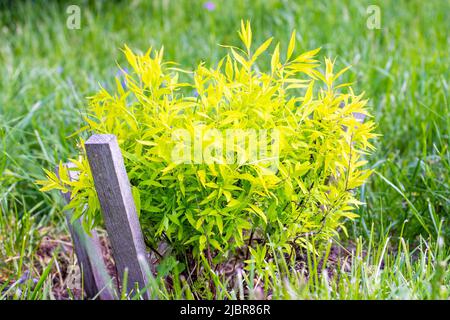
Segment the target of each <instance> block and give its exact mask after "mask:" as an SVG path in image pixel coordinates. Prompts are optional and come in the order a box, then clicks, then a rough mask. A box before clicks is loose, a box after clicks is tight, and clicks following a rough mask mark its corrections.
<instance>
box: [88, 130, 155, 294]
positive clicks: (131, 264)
mask: <svg viewBox="0 0 450 320" xmlns="http://www.w3.org/2000/svg"><path fill="white" fill-rule="evenodd" d="M85 148H86V154H87V157H88V161H89V165H90V167H91V171H92V175H93V178H94V184H95V189H96V191H97V195H98V198H99V201H100V206H101V209H102V213H103V218H104V222H105V227H106V231H107V232H108V236H109V239H110V241H111V246H112V249H113V257H114V260H115V262H116V266H117V271H118V273H119V276H120V278H121V280H122V279H123V276H124V274H125V270H126V269H127V270H128V277H127V289H128V292H132V291H133V290H134V288H135V286H136V285H137V286H138V288H139V289H143V288H145V285H146V284H147V282H148V281H147V273H146V272H145V268H144V266H142V261H148V254H147V252H146V247H145V244H144V239H143V236H142V231H141V227H140V224H139V220H138V217H137V213H136V206H135V203H134V200H133V196H132V192H131V186H130V182H129V180H128V176H127V172H126V169H125V165H124V162H123V157H122V153H121V151H120V148H119V145H118V143H117V139H116V137H115V136H114V135H108V134H100V135H93V136H91V137H90V138H89V139H88V140H87V141H86V143H85ZM134 292H135V293H136V291H134ZM147 297H148V296H147Z"/></svg>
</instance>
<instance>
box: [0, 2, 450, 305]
mask: <svg viewBox="0 0 450 320" xmlns="http://www.w3.org/2000/svg"><path fill="white" fill-rule="evenodd" d="M70 4H71V3H70ZM78 4H79V5H80V8H81V14H82V16H81V19H82V20H81V29H80V30H69V29H68V28H66V24H65V22H66V21H65V20H66V18H67V14H66V12H65V10H66V7H67V6H66V5H65V4H58V3H57V2H56V1H55V2H49V3H46V2H45V3H44V1H42V3H41V2H39V1H24V2H21V3H18V4H15V5H12V8H9V10H7V8H6V7H3V8H2V10H1V12H0V22H1V26H0V27H1V29H0V43H1V45H0V62H1V64H0V243H1V246H0V288H1V287H2V285H1V280H2V279H3V278H10V280H11V281H13V282H15V281H18V279H19V278H20V277H21V276H22V274H23V273H24V272H25V271H27V270H29V271H32V273H34V277H36V278H39V277H40V276H41V273H42V272H44V271H43V270H45V269H40V270H36V268H34V267H33V265H34V263H33V261H34V258H33V257H34V255H35V252H36V250H37V248H38V246H39V243H40V241H41V239H42V237H43V236H45V235H47V234H48V233H51V234H55V235H56V234H66V233H67V229H66V227H65V224H64V220H63V219H62V215H61V208H62V206H61V201H60V199H59V198H60V197H59V195H58V194H57V193H55V194H52V195H46V194H43V193H41V192H39V191H38V186H36V185H35V184H34V181H35V180H36V179H41V178H42V177H43V172H42V168H43V167H45V168H51V167H52V166H54V165H55V163H56V162H58V161H59V160H60V159H62V160H64V159H67V157H68V156H69V155H73V154H74V152H73V151H74V147H75V141H74V140H73V139H67V138H66V137H67V136H68V135H70V134H71V133H73V132H74V131H75V130H76V129H78V128H79V126H80V123H81V117H80V110H82V109H83V106H84V104H85V97H86V96H89V95H91V94H92V93H94V92H95V91H96V90H97V89H98V85H99V83H100V84H102V85H104V86H106V87H108V86H111V85H113V83H112V82H111V80H110V79H112V76H114V75H115V74H116V72H117V66H116V62H119V63H124V59H123V57H122V54H121V52H120V50H119V49H120V48H121V47H122V46H123V44H124V43H127V44H128V45H129V46H130V47H131V48H134V49H139V50H142V51H145V50H146V49H147V48H148V47H149V46H154V47H158V48H159V47H161V46H164V48H165V55H166V58H167V59H168V60H173V61H177V62H179V63H180V64H181V65H182V67H184V68H190V67H193V66H195V65H196V64H197V63H199V62H200V61H206V62H207V63H211V64H214V63H216V62H217V61H218V59H219V58H220V57H221V56H222V55H224V54H225V52H226V51H225V49H224V48H221V47H219V46H218V45H217V44H224V43H227V44H237V41H238V40H237V37H236V31H237V29H238V26H239V22H240V20H241V19H247V18H248V19H251V21H252V28H253V31H254V38H255V41H256V43H258V42H261V41H262V40H263V39H265V38H267V37H269V36H274V37H275V38H278V39H284V40H285V41H284V42H287V41H288V39H289V36H290V32H291V30H292V29H294V28H295V29H296V30H297V37H298V38H297V42H298V44H299V45H300V48H301V50H309V49H313V48H316V47H322V52H321V57H323V56H331V57H336V58H337V64H338V66H340V67H343V66H345V65H348V64H351V65H353V68H352V69H351V71H350V72H349V74H348V75H347V76H346V77H347V78H346V79H345V80H350V81H356V83H355V85H354V87H355V88H356V89H357V90H358V91H365V92H366V95H367V96H368V97H370V98H371V100H370V109H371V111H372V113H373V114H374V116H375V118H376V121H377V123H378V129H377V131H378V132H379V133H380V134H382V137H380V138H379V139H378V141H377V151H376V153H375V154H374V155H372V156H371V157H370V165H371V166H372V167H373V168H375V169H376V174H374V175H373V176H372V178H371V179H370V181H369V182H368V183H367V184H366V185H365V186H364V187H363V188H362V189H361V190H360V196H361V200H362V201H364V202H365V203H366V205H364V206H361V208H360V209H359V212H358V213H359V214H360V216H361V217H360V218H359V219H358V220H356V221H355V222H349V223H348V227H349V231H350V232H349V236H348V237H346V236H344V235H342V239H341V241H342V242H344V243H346V242H348V241H350V240H353V241H356V239H361V242H360V241H359V240H358V241H356V242H357V243H358V245H357V246H359V247H360V249H359V250H360V251H362V250H365V251H366V252H367V255H366V257H365V258H364V259H357V258H355V259H356V263H355V264H353V266H352V269H351V271H350V272H342V277H341V278H340V280H339V282H338V284H336V285H331V284H327V283H326V282H323V280H320V279H322V277H317V278H318V279H319V280H317V281H319V282H317V281H316V280H313V277H309V278H308V279H307V280H306V284H305V283H304V280H297V279H290V281H289V282H288V283H289V285H286V283H287V282H286V281H283V280H280V283H279V284H278V285H277V286H275V287H276V288H278V289H277V290H278V291H277V293H276V294H274V296H275V297H278V298H417V299H422V298H446V297H448V287H449V281H450V280H449V277H450V276H449V269H448V256H449V251H448V246H449V244H450V224H449V218H450V187H449V184H450V151H449V149H448V148H449V137H450V132H449V130H450V129H449V128H450V116H449V114H450V104H449V98H450V97H449V96H448V95H449V92H450V91H449V85H450V69H449V65H450V57H449V54H448V50H449V47H450V34H449V31H448V30H449V21H450V3H449V2H447V1H439V0H436V1H406V0H403V1H393V0H392V1H305V2H303V1H302V2H299V3H296V2H293V1H292V2H288V1H237V0H236V1H226V2H224V3H219V2H218V1H217V6H216V9H215V10H214V11H208V10H206V9H204V8H203V2H202V1H198V2H192V1H154V2H153V4H149V3H147V2H144V1H133V2H131V4H129V3H128V2H127V1H117V2H107V1H100V2H95V4H94V2H93V1H78ZM371 4H377V5H379V6H380V9H381V19H382V20H381V30H369V29H368V28H367V27H366V19H367V14H366V8H367V7H368V6H369V5H371ZM3 6H6V5H3ZM285 49H286V48H284V50H285ZM372 226H373V227H372ZM400 236H401V237H400ZM387 237H389V239H390V240H389V243H390V244H391V246H389V247H390V248H391V249H392V248H398V250H393V251H390V252H388V251H386V252H384V256H385V260H386V259H387V261H388V262H387V263H390V264H389V265H388V266H390V267H389V268H385V269H384V270H379V269H378V267H377V266H378V265H379V259H380V255H381V252H380V251H382V250H383V248H384V247H385V241H387V240H386V239H387ZM423 238H425V239H428V240H427V241H424V240H423ZM401 239H404V241H405V246H404V245H403V241H401ZM438 243H440V245H438ZM406 244H407V245H406ZM387 257H389V258H387ZM445 263H447V266H445ZM373 268H375V269H374V270H375V271H374V272H373ZM292 277H294V276H292ZM280 279H281V278H280ZM43 281H44V286H43V287H44V289H42V290H41V293H39V295H38V296H34V295H33V294H32V293H30V294H29V295H28V294H27V295H25V296H17V298H20V297H22V298H24V297H28V298H31V297H33V298H39V297H40V298H51V294H50V293H49V291H50V286H51V283H52V282H51V281H49V280H48V279H44V280H43ZM30 290H31V289H30ZM1 291H3V290H1ZM22 291H24V290H22ZM442 292H444V294H445V292H446V293H447V296H445V295H444V296H443V295H442ZM235 295H236V297H238V296H239V290H237V291H236V293H235ZM162 296H164V295H163V294H162ZM5 297H6V296H3V295H2V294H1V293H0V298H5ZM233 297H234V296H233Z"/></svg>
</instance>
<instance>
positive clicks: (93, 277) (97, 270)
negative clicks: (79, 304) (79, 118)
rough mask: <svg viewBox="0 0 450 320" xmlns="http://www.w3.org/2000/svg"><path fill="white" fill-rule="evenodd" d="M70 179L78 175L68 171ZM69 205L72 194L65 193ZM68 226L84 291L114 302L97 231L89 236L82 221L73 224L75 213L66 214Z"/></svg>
mask: <svg viewBox="0 0 450 320" xmlns="http://www.w3.org/2000/svg"><path fill="white" fill-rule="evenodd" d="M65 166H66V167H68V168H70V167H73V164H72V163H67V164H65ZM55 171H56V175H59V168H58V167H56V170H55ZM68 173H69V179H70V180H76V179H77V178H78V173H77V172H75V171H70V170H69V171H68ZM63 196H64V199H65V200H66V202H67V203H69V202H70V196H71V194H70V192H67V193H63ZM65 216H66V221H67V225H68V226H69V232H70V235H71V237H72V241H73V246H74V250H75V253H76V255H77V261H78V266H79V267H80V272H81V275H82V284H83V289H84V291H85V292H86V296H87V297H88V298H91V299H92V298H95V297H98V298H99V299H101V300H113V299H114V295H113V290H112V289H111V286H112V285H113V284H112V279H111V278H110V277H109V275H108V272H107V270H106V266H105V263H104V261H103V255H102V251H101V245H100V241H99V238H98V235H97V232H96V231H95V230H92V231H91V235H88V234H87V233H86V232H85V231H84V229H83V227H82V225H81V220H80V219H77V220H75V221H73V222H72V217H73V212H72V210H70V211H69V210H68V211H66V212H65Z"/></svg>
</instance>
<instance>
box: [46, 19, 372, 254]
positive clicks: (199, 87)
mask: <svg viewBox="0 0 450 320" xmlns="http://www.w3.org/2000/svg"><path fill="white" fill-rule="evenodd" d="M239 36H240V38H241V39H242V41H243V44H244V48H243V49H238V48H233V47H229V48H228V50H229V54H228V55H227V56H226V57H225V58H224V59H222V60H221V61H220V62H219V63H218V65H217V67H213V68H207V67H206V66H205V65H203V64H200V65H199V66H198V67H197V68H196V69H195V71H194V72H192V74H188V76H187V77H186V76H185V75H184V72H182V71H181V70H179V69H176V68H173V67H171V66H172V64H171V63H166V62H164V61H163V51H162V50H160V51H151V50H149V51H148V52H147V53H146V54H143V55H141V54H135V53H133V52H132V50H130V49H129V48H128V47H125V49H124V53H125V56H126V58H127V60H128V63H129V64H130V66H131V70H130V72H127V73H125V78H126V79H125V85H123V84H122V83H121V82H120V81H119V80H118V79H116V80H117V89H116V91H115V92H113V93H110V92H108V91H107V90H105V89H103V88H102V89H101V90H100V91H99V92H98V93H97V94H96V95H95V96H93V97H91V98H90V99H89V106H88V112H87V114H86V117H85V120H86V124H87V125H86V126H85V127H84V128H82V130H81V131H84V130H87V131H88V132H89V134H94V133H110V134H115V135H116V136H117V138H118V141H119V144H120V147H121V150H122V152H123V156H124V159H125V165H126V169H127V172H128V176H129V179H130V182H131V185H132V187H133V194H134V197H135V201H136V204H137V207H138V211H139V215H140V222H141V225H142V228H143V232H144V234H145V235H146V238H147V239H148V240H150V241H151V242H153V243H156V242H157V241H158V240H159V239H161V238H165V239H166V240H167V241H169V242H170V243H171V245H172V246H173V248H174V249H175V250H176V252H178V253H183V252H186V251H190V252H192V253H193V254H194V256H196V257H200V256H202V255H204V254H205V253H206V252H210V253H211V252H213V253H212V254H211V255H212V256H215V255H216V253H219V254H217V255H216V256H217V258H216V259H218V260H220V259H221V257H224V256H225V255H226V253H230V252H231V253H233V252H235V250H236V249H237V248H238V247H241V246H243V245H244V244H247V243H250V242H251V243H259V244H262V245H264V243H267V241H268V239H269V238H270V241H272V242H273V243H275V244H276V245H278V246H280V247H285V248H286V249H287V250H288V249H289V248H290V247H291V246H292V245H300V246H307V245H308V240H307V239H310V238H311V237H316V238H319V239H326V238H328V237H330V236H331V235H333V234H334V233H336V230H337V229H338V227H342V228H344V226H343V225H342V223H343V221H344V220H345V219H344V218H354V217H356V215H355V214H354V213H353V212H352V211H353V209H354V208H355V206H356V205H358V201H357V200H356V199H355V198H354V195H353V193H352V189H354V188H356V187H358V186H360V185H361V184H362V183H364V181H365V180H366V179H367V177H368V176H369V174H370V171H369V170H364V169H362V167H363V166H364V164H365V161H363V160H361V155H362V154H364V153H365V152H367V151H369V150H370V149H372V145H371V144H370V142H369V140H370V139H371V138H373V137H374V134H373V133H372V130H373V127H374V124H373V122H372V121H365V122H364V123H362V124H361V123H360V122H358V119H357V118H356V116H355V114H357V113H359V114H364V115H367V111H366V110H365V108H364V107H365V104H366V100H363V98H362V95H356V94H354V93H353V91H352V90H351V88H350V87H349V85H348V84H342V85H335V81H336V79H337V78H338V77H339V76H340V75H341V74H342V73H343V72H344V71H345V70H346V69H344V70H341V71H339V72H335V71H334V62H332V61H331V60H329V59H325V70H324V71H323V72H319V71H318V69H319V68H318V67H320V63H319V62H318V61H317V60H315V55H316V54H317V52H318V51H319V50H313V51H310V52H305V53H303V54H300V55H298V56H295V57H294V56H293V51H294V48H295V34H293V35H292V37H291V40H290V41H289V44H288V48H287V50H286V51H287V54H286V55H283V56H282V55H281V53H280V45H279V44H277V45H276V46H275V49H274V51H273V53H272V55H271V58H270V61H271V63H270V69H269V70H262V69H261V68H262V66H261V65H258V62H259V61H260V60H259V58H261V57H263V56H266V55H267V53H266V50H267V49H268V47H269V46H270V44H271V41H272V39H269V40H267V41H266V42H264V43H263V44H262V45H260V46H259V47H258V48H256V50H254V49H253V46H252V33H251V30H250V26H249V24H248V23H247V24H242V26H241V30H240V32H239ZM180 75H182V76H184V77H186V78H188V79H189V82H188V83H183V82H180V81H179V77H180ZM199 128H202V130H203V129H217V130H218V132H219V133H223V132H225V131H226V130H228V129H232V130H241V131H237V132H243V134H244V135H246V134H247V133H248V132H250V129H254V130H255V131H256V132H257V133H260V132H263V131H261V130H267V132H277V133H278V134H279V136H278V140H277V145H275V141H274V138H273V136H270V137H269V136H266V137H265V136H264V135H263V134H261V135H258V137H257V140H256V141H257V144H258V145H261V146H262V145H267V147H268V149H272V150H270V151H271V152H273V151H278V153H277V154H276V153H271V154H276V155H277V159H275V160H277V161H275V162H274V159H260V160H259V161H253V162H251V161H248V160H249V159H250V158H251V155H250V154H249V152H250V151H249V150H247V149H245V148H243V149H236V150H235V153H236V154H237V155H238V156H240V157H241V160H240V161H239V162H235V163H226V161H225V163H209V164H208V163H204V162H201V161H200V163H178V162H177V161H176V160H174V158H173V152H174V148H175V147H176V146H177V145H179V144H178V143H179V141H178V140H177V137H176V135H177V132H179V130H180V129H185V130H187V131H188V132H191V133H193V132H194V131H195V130H196V129H199ZM178 138H179V137H178ZM206 140H208V139H207V138H206ZM210 142H211V141H210ZM80 146H82V141H81V143H80ZM213 146H214V145H213ZM216 146H217V145H216ZM240 146H241V147H242V145H240ZM247 146H248V145H247ZM208 147H209V148H210V147H211V144H209V146H208V145H207V146H202V148H203V149H202V150H203V151H205V149H206V148H208ZM188 148H190V147H189V146H188ZM275 148H277V150H274V149H275ZM188 150H189V151H190V152H191V151H192V148H190V149H188ZM208 150H211V149H208ZM213 156H216V157H217V158H220V153H213ZM222 156H224V155H222ZM72 162H73V163H75V165H76V170H78V171H80V179H79V180H78V181H74V182H71V181H69V179H67V172H66V171H65V169H61V172H60V176H61V177H62V181H60V180H58V179H57V178H56V176H55V175H54V174H52V173H51V172H49V171H47V175H48V180H46V181H40V183H41V184H43V188H42V190H44V191H47V190H51V189H60V190H63V191H66V190H71V191H72V202H71V204H70V207H72V208H74V209H75V211H76V215H75V217H79V216H82V217H83V221H84V225H85V227H86V228H87V229H90V228H92V227H94V226H95V225H97V224H99V223H101V219H100V214H99V204H98V200H97V197H96V193H95V189H94V185H93V180H92V177H91V173H90V169H89V165H88V163H87V160H86V157H85V154H84V151H83V149H82V147H80V155H79V157H78V159H77V160H72ZM213 162H214V161H213ZM274 164H275V167H274ZM86 205H88V206H86ZM344 230H345V228H344ZM253 241H254V242H253ZM208 257H210V255H209V254H208Z"/></svg>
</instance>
